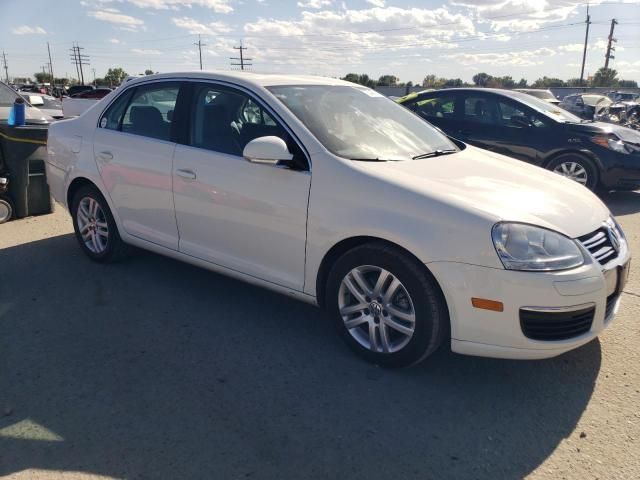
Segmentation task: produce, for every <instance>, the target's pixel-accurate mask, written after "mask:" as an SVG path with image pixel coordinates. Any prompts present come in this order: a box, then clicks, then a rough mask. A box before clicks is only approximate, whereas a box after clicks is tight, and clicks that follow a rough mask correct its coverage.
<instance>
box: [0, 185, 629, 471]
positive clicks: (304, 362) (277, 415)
mask: <svg viewBox="0 0 640 480" xmlns="http://www.w3.org/2000/svg"><path fill="white" fill-rule="evenodd" d="M605 201H606V202H607V203H608V205H609V206H610V208H611V209H612V211H613V212H614V213H616V215H618V218H619V220H620V222H621V223H622V225H623V227H624V228H625V230H626V233H627V236H628V237H629V240H630V243H631V246H632V250H634V251H635V252H639V251H640V213H639V212H640V193H617V194H610V195H608V196H607V197H605ZM71 232H72V227H71V222H70V221H69V219H68V217H67V214H66V212H64V211H63V209H62V208H58V209H57V211H56V213H54V214H52V215H48V216H44V217H38V218H29V219H25V220H20V221H14V222H11V223H9V224H5V225H0V268H1V269H2V273H3V275H2V279H1V280H0V329H1V330H0V476H3V475H4V476H6V477H3V478H12V479H52V478H62V479H80V478H91V479H97V478H130V479H143V478H144V479H146V478H149V479H156V478H175V479H192V478H193V479H204V478H216V479H245V478H257V479H290V478H301V479H311V478H349V479H399V478H403V479H421V480H425V479H449V478H451V479H474V478H478V479H501V478H505V479H512V478H513V479H515V478H522V477H527V478H533V479H554V480H555V479H565V478H566V479H580V480H583V479H595V478H599V479H636V478H640V353H639V349H638V345H640V330H639V329H638V313H639V311H640V274H639V273H638V270H637V268H635V267H636V266H637V265H638V263H636V264H635V265H634V268H633V269H632V271H631V277H630V282H629V284H628V286H627V288H626V292H625V295H624V297H623V300H622V306H621V309H620V312H619V314H618V317H617V319H616V321H615V322H614V324H613V325H612V326H611V328H609V329H608V330H607V331H606V332H605V333H604V334H603V335H602V336H601V338H600V339H599V340H596V341H593V342H591V343H590V344H588V345H586V346H584V347H583V348H581V349H578V350H576V351H573V352H570V353H568V354H565V355H563V356H561V357H558V358H555V359H551V360H544V361H535V362H515V361H501V360H492V359H482V358H473V357H465V356H460V355H454V354H452V353H450V352H448V351H446V349H442V350H441V351H439V352H438V353H437V354H436V355H435V356H434V357H433V358H431V359H429V360H428V361H427V362H425V363H423V364H421V365H419V366H417V367H414V368H411V369H405V370H400V371H387V370H383V369H379V368H376V367H374V366H370V365H368V364H366V363H363V362H362V361H360V360H359V359H358V358H356V357H355V356H354V355H352V354H351V353H350V352H349V351H348V350H347V349H346V347H345V346H343V345H342V343H341V342H340V340H339V339H338V338H337V336H336V335H335V334H334V333H333V331H332V328H331V326H330V325H329V322H327V321H326V320H325V319H324V318H323V316H322V314H321V313H320V312H319V311H318V310H316V309H315V308H313V307H311V306H308V305H305V304H302V303H298V302H296V301H294V300H291V299H288V298H285V297H283V296H279V295H277V294H274V293H271V292H268V291H265V290H261V289H259V288H256V287H253V286H249V285H246V284H243V283H240V282H237V281H234V280H230V279H228V278H225V277H222V276H220V275H217V274H214V273H211V272H207V271H204V270H201V269H198V268H195V267H192V266H189V265H185V264H181V263H178V262H176V261H173V260H169V259H166V258H163V257H160V256H156V255H153V254H149V253H143V252H141V253H139V254H137V255H136V256H134V257H133V258H131V259H130V260H128V261H127V262H125V263H122V264H118V265H110V266H102V265H97V264H95V263H92V262H90V261H89V260H88V259H87V258H85V256H84V255H83V254H82V253H81V251H80V249H79V248H78V247H77V245H76V243H75V239H74V238H73V236H72V234H71Z"/></svg>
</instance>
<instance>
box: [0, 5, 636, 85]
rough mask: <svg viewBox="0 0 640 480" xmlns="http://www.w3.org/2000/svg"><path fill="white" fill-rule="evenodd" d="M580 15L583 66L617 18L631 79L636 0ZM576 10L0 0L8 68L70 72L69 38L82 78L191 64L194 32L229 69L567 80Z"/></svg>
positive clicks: (206, 56) (213, 60)
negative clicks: (235, 64)
mask: <svg viewBox="0 0 640 480" xmlns="http://www.w3.org/2000/svg"><path fill="white" fill-rule="evenodd" d="M590 12H591V20H592V21H593V25H591V33H590V38H589V52H588V55H587V67H586V72H587V73H588V74H593V73H594V72H595V71H596V70H597V69H598V68H600V67H602V66H603V65H604V55H605V48H606V38H607V36H608V34H609V28H610V21H611V19H612V18H616V19H617V20H618V21H619V22H620V24H619V25H618V26H617V27H616V32H615V37H617V39H618V44H617V51H616V59H615V60H613V61H612V63H611V66H612V67H613V68H615V69H617V70H618V72H619V74H620V77H621V78H625V79H632V80H637V81H640V1H639V0H626V1H607V0H602V1H592V2H591V9H590ZM585 16H586V7H585V5H584V4H583V3H581V2H576V1H570V0H553V1H552V0H437V1H434V0H422V1H418V0H344V1H340V0H297V1H296V0H287V1H284V0H81V1H80V0H78V1H76V0H57V1H53V2H52V1H50V0H47V1H45V0H29V1H26V2H25V1H19V0H0V32H1V33H0V50H4V51H5V52H6V54H7V63H8V65H9V75H10V76H30V75H32V74H33V73H34V72H35V71H39V70H42V66H43V65H46V63H47V62H48V57H47V48H46V42H47V41H48V42H50V44H51V49H52V56H53V64H54V65H53V66H54V73H55V75H56V77H57V76H62V75H64V74H65V73H66V74H68V75H70V76H71V75H73V76H75V67H74V66H72V64H71V61H70V58H69V49H70V48H71V46H72V42H74V41H77V42H79V44H80V46H81V47H84V50H83V53H85V54H87V55H89V57H90V63H91V65H90V66H89V67H85V68H86V70H85V71H87V74H85V78H86V77H89V78H90V79H92V78H93V73H92V72H91V69H92V68H95V70H96V74H97V76H103V75H104V73H105V72H106V70H107V68H109V67H113V66H121V67H123V68H124V69H125V70H126V71H127V72H128V73H129V74H138V73H141V72H143V71H144V70H145V69H147V68H150V69H152V70H154V71H160V72H168V71H178V70H192V69H197V68H199V64H198V49H197V47H196V46H195V45H194V42H196V41H197V39H198V35H197V34H201V35H202V42H203V43H206V46H205V47H203V52H202V55H203V63H204V68H205V69H225V70H226V69H229V68H231V67H230V65H229V57H230V56H234V55H237V51H234V50H233V49H232V47H234V46H237V45H239V42H240V41H242V42H243V44H244V45H245V46H246V47H247V50H246V53H245V54H246V55H247V56H249V57H251V58H252V59H253V67H252V69H253V70H256V71H278V72H296V73H310V74H321V75H330V76H344V75H345V74H346V73H349V72H354V73H368V74H369V75H371V76H374V77H378V76H380V75H382V74H394V75H396V76H398V77H400V79H401V80H402V81H409V80H411V81H413V82H421V81H422V79H423V78H424V76H425V75H428V74H435V75H437V76H442V77H460V78H462V79H463V80H471V77H472V76H473V75H474V74H475V73H477V72H479V71H486V72H487V73H490V74H492V75H511V76H513V77H514V78H515V79H516V80H518V79H520V78H526V79H528V80H530V81H532V80H535V79H536V78H539V77H541V76H543V75H547V76H556V77H560V78H563V79H568V78H572V77H578V76H579V75H580V62H581V58H582V44H583V42H584V33H585V28H584V27H585V25H584V20H585ZM0 66H1V59H0ZM0 73H2V78H3V79H4V71H0Z"/></svg>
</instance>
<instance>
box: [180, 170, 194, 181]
mask: <svg viewBox="0 0 640 480" xmlns="http://www.w3.org/2000/svg"><path fill="white" fill-rule="evenodd" d="M176 175H177V176H179V177H182V178H184V179H185V180H195V179H196V178H198V177H197V175H196V172H194V171H193V170H188V169H184V168H179V169H178V170H176Z"/></svg>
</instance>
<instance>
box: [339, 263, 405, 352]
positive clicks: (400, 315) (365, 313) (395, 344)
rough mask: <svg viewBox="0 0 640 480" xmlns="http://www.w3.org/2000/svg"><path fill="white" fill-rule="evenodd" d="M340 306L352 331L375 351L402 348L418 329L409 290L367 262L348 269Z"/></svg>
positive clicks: (341, 291)
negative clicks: (416, 328)
mask: <svg viewBox="0 0 640 480" xmlns="http://www.w3.org/2000/svg"><path fill="white" fill-rule="evenodd" d="M338 308H339V311H340V316H341V317H342V321H343V322H344V326H345V327H346V328H347V331H348V332H349V334H350V335H351V336H352V337H353V338H354V339H355V340H356V341H357V342H358V343H359V344H360V345H361V346H363V347H364V348H367V349H368V350H370V351H372V352H377V353H394V352H397V351H399V350H402V349H403V348H404V347H405V346H406V345H407V344H408V343H409V341H410V340H411V338H412V337H413V334H414V332H415V325H416V312H415V308H414V305H413V301H412V300H411V296H410V295H409V292H408V291H407V289H406V288H405V286H404V285H403V284H402V283H401V282H400V280H398V279H397V278H396V277H395V276H394V275H393V274H392V273H391V272H389V271H387V270H385V269H383V268H380V267H376V266H372V265H363V266H360V267H356V268H354V269H352V270H351V271H350V272H349V273H347V275H346V276H345V277H344V278H343V279H342V282H341V284H340V289H339V291H338Z"/></svg>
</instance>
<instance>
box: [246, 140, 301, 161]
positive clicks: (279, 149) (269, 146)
mask: <svg viewBox="0 0 640 480" xmlns="http://www.w3.org/2000/svg"><path fill="white" fill-rule="evenodd" d="M242 156H243V157H244V158H245V159H246V160H248V161H250V162H251V163H263V164H266V165H278V164H279V163H281V162H289V161H291V160H292V159H293V155H292V154H291V153H289V149H288V148H287V144H286V143H285V142H284V140H282V139H281V138H280V137H275V136H271V137H259V138H254V139H253V140H251V141H250V142H249V143H247V145H246V146H245V147H244V150H243V152H242Z"/></svg>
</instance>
